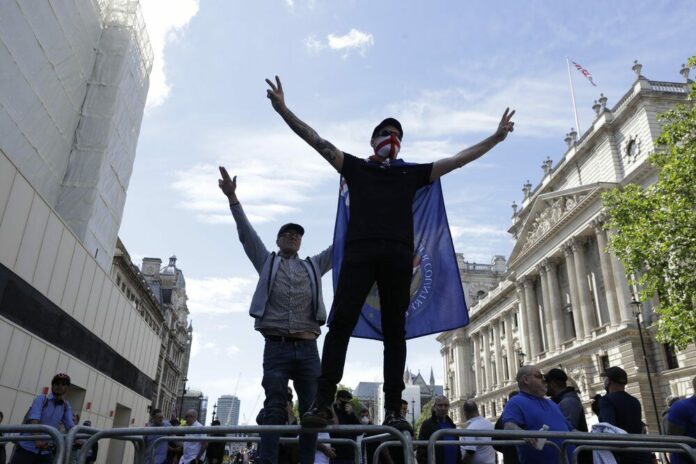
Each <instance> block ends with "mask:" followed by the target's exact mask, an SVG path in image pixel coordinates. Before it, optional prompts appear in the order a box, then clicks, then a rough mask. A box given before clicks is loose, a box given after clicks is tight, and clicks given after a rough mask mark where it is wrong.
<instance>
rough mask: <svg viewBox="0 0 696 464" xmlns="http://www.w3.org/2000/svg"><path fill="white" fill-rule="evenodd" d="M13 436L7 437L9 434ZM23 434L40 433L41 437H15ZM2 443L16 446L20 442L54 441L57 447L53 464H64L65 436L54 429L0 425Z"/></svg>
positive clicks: (23, 425) (33, 425)
mask: <svg viewBox="0 0 696 464" xmlns="http://www.w3.org/2000/svg"><path fill="white" fill-rule="evenodd" d="M8 433H9V434H12V435H7V434H8ZM16 433H18V434H21V433H40V434H41V435H14V434H16ZM0 434H2V436H0V443H6V442H12V443H15V446H19V445H17V444H16V443H18V442H20V441H52V442H53V444H54V446H55V451H54V452H53V464H63V461H64V459H65V441H64V440H63V434H62V433H60V432H59V431H58V430H57V429H55V428H54V427H50V426H48V425H41V424H22V425H0Z"/></svg>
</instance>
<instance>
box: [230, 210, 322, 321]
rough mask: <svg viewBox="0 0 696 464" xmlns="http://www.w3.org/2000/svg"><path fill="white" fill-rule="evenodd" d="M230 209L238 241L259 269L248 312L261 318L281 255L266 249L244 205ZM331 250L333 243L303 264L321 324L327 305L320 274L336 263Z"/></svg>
mask: <svg viewBox="0 0 696 464" xmlns="http://www.w3.org/2000/svg"><path fill="white" fill-rule="evenodd" d="M230 210H231V211H232V216H233V217H234V220H235V222H236V223H237V232H238V233H239V241H240V242H241V243H242V246H243V247H244V252H245V253H246V255H247V256H248V257H249V260H250V261H251V264H253V265H254V268H255V269H256V272H258V273H259V282H258V284H257V285H256V290H255V291H254V296H253V297H252V298H251V306H250V307H249V315H250V316H251V317H254V318H262V317H263V315H264V313H265V312H266V304H267V303H268V297H269V296H270V294H271V290H272V288H273V282H274V281H275V277H276V273H277V272H278V266H280V259H277V258H278V256H277V253H276V252H275V251H274V252H269V251H268V250H267V249H266V246H265V245H264V244H263V242H262V241H261V238H259V236H258V234H257V233H256V231H255V230H254V228H253V227H252V225H251V223H250V222H249V219H248V218H247V217H246V214H244V210H243V209H242V205H241V204H236V205H234V206H230ZM332 250H333V245H331V246H329V247H328V248H327V249H326V250H324V251H322V252H321V253H319V254H318V255H315V256H311V257H308V258H305V259H304V260H303V264H304V266H305V267H306V268H307V274H308V275H309V276H310V278H311V282H310V283H311V286H312V306H313V309H314V317H315V319H316V320H317V322H318V323H319V325H323V324H324V323H325V322H326V308H325V307H324V298H323V296H322V292H321V276H323V275H324V274H326V273H327V272H328V271H329V269H331V266H332V264H333V260H332Z"/></svg>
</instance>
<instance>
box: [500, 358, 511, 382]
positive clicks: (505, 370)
mask: <svg viewBox="0 0 696 464" xmlns="http://www.w3.org/2000/svg"><path fill="white" fill-rule="evenodd" d="M501 362H502V363H503V375H504V376H505V380H510V369H508V362H507V356H503V359H502V361H501Z"/></svg>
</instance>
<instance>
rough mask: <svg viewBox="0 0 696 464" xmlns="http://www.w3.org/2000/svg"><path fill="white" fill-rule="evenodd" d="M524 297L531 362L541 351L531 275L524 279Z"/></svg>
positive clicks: (537, 307) (536, 305)
mask: <svg viewBox="0 0 696 464" xmlns="http://www.w3.org/2000/svg"><path fill="white" fill-rule="evenodd" d="M523 285H524V299H525V304H526V307H527V319H526V321H527V324H526V325H527V327H526V329H527V332H528V335H529V353H527V355H528V356H529V357H528V358H527V359H528V360H529V362H530V363H531V362H532V360H533V359H534V358H536V357H537V355H538V354H539V352H540V351H541V327H540V325H539V306H538V304H537V297H536V294H535V293H534V282H533V281H532V279H531V277H527V278H525V279H524V282H523Z"/></svg>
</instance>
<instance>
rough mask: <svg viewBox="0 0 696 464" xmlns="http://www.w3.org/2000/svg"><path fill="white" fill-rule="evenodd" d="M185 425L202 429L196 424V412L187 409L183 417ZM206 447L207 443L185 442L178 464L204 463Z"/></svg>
mask: <svg viewBox="0 0 696 464" xmlns="http://www.w3.org/2000/svg"><path fill="white" fill-rule="evenodd" d="M184 419H186V425H188V426H189V427H202V426H203V424H201V423H200V422H198V411H196V410H195V409H189V410H188V411H186V415H185V416H184ZM187 436H189V437H203V436H205V434H197V435H194V434H191V435H187ZM207 447H208V442H207V441H185V442H184V451H183V454H182V455H181V459H179V464H202V463H203V461H205V450H206V448H207Z"/></svg>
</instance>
